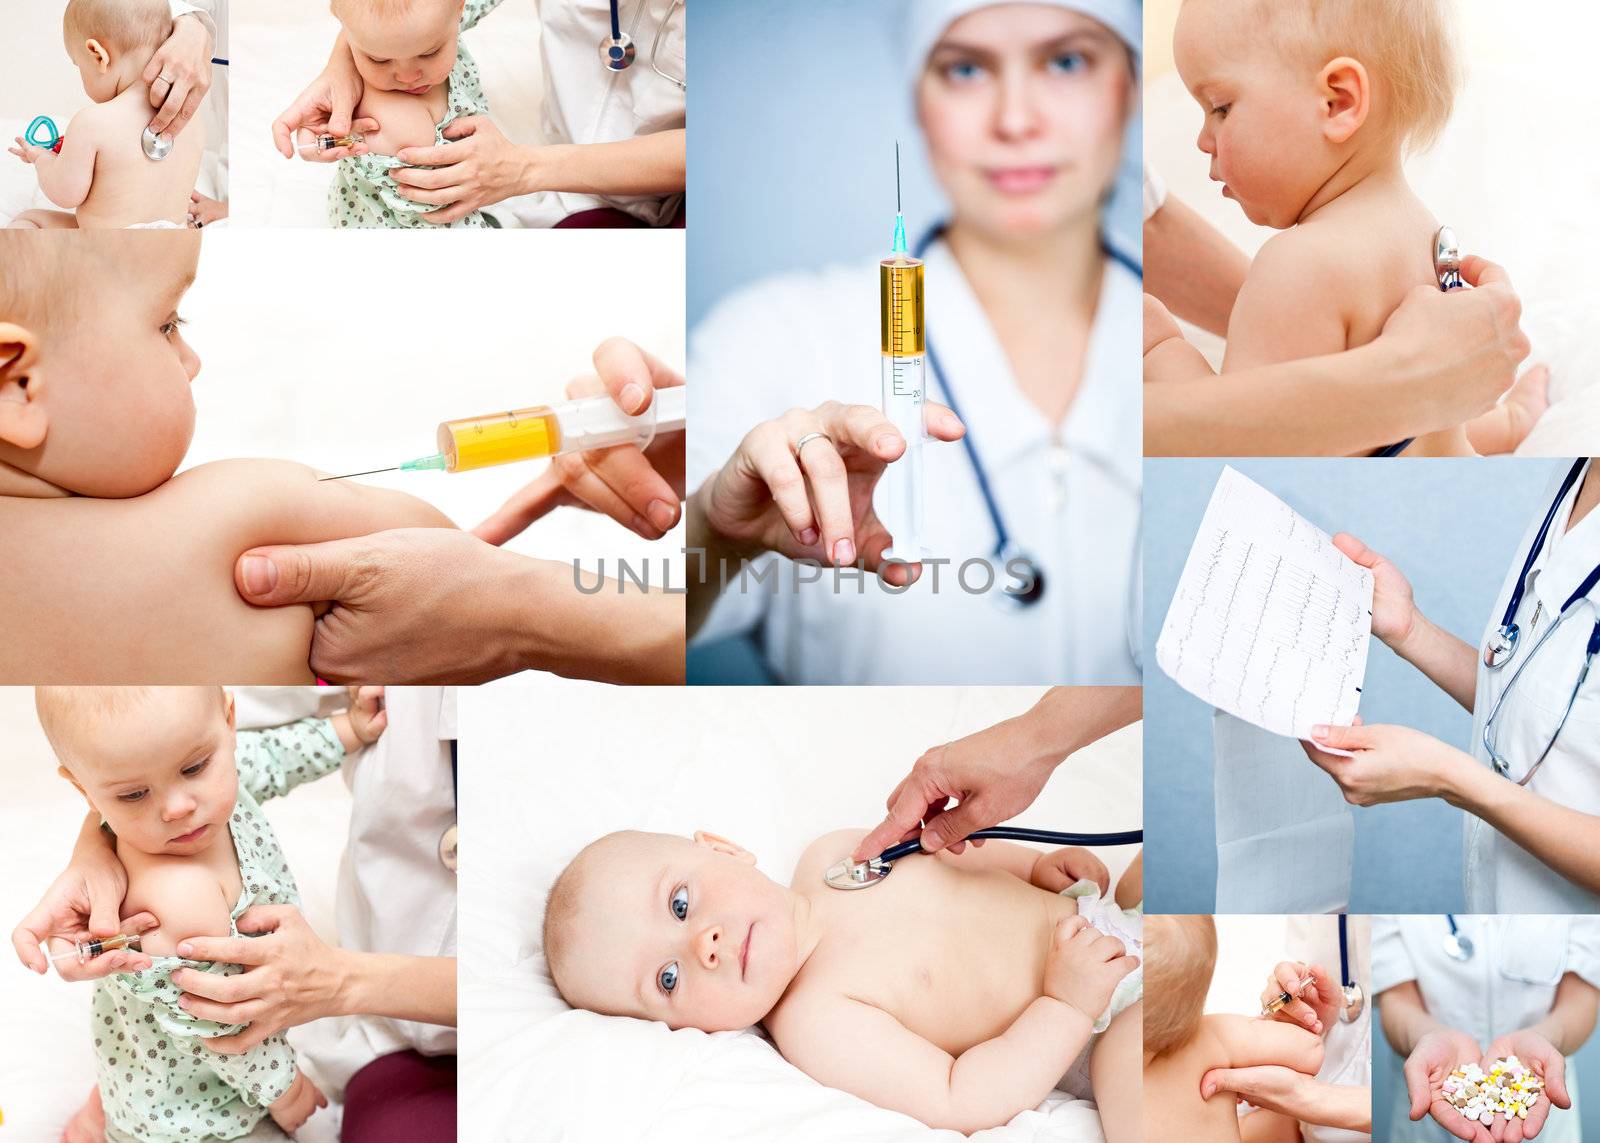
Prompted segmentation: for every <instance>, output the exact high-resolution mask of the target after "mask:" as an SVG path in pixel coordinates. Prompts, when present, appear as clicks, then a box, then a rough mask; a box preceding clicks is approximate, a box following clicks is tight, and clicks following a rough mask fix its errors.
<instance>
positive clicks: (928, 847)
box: [921, 799, 994, 853]
mask: <svg viewBox="0 0 1600 1143" xmlns="http://www.w3.org/2000/svg"><path fill="white" fill-rule="evenodd" d="M993 824H994V823H993V822H991V821H986V820H984V817H983V806H982V804H981V803H980V802H979V801H978V800H977V799H970V800H968V801H965V802H962V803H961V804H960V805H959V806H957V807H956V808H955V809H953V810H945V811H944V812H943V813H941V814H939V815H937V816H936V817H934V818H933V820H932V821H930V822H929V823H928V825H927V828H925V829H924V830H923V831H922V838H921V843H922V849H923V852H924V853H938V852H939V851H940V850H941V849H945V848H947V847H949V846H951V845H954V844H955V843H956V842H958V841H961V840H963V839H965V838H966V836H967V835H968V834H970V833H972V832H973V831H974V830H980V829H983V828H984V827H985V826H990V825H993Z"/></svg>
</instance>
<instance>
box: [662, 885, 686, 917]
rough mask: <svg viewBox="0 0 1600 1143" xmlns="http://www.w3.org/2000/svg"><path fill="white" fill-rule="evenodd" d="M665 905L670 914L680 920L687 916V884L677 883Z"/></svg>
mask: <svg viewBox="0 0 1600 1143" xmlns="http://www.w3.org/2000/svg"><path fill="white" fill-rule="evenodd" d="M667 907H668V908H670V909H671V910H672V915H673V916H674V917H676V918H678V920H680V921H681V920H683V919H685V918H686V917H688V915H689V887H688V886H687V885H679V886H678V887H677V888H676V889H674V890H673V891H672V898H671V900H669V901H668V903H667Z"/></svg>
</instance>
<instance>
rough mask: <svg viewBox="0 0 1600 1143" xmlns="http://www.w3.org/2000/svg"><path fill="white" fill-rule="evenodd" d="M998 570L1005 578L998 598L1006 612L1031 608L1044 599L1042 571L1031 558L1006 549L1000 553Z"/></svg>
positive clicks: (1022, 553)
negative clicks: (1003, 587) (1003, 586)
mask: <svg viewBox="0 0 1600 1143" xmlns="http://www.w3.org/2000/svg"><path fill="white" fill-rule="evenodd" d="M998 570H999V572H1000V574H1001V575H1002V576H1004V577H1005V581H1004V582H1005V584H1006V587H1005V590H1003V591H1002V592H1001V593H1000V596H999V598H1000V602H1001V603H1003V604H1004V605H1005V606H1006V608H1007V610H1012V611H1016V610H1021V609H1023V608H1027V607H1032V606H1033V605H1034V604H1036V603H1038V602H1039V600H1040V599H1042V598H1044V569H1043V568H1042V567H1040V566H1039V565H1038V564H1037V563H1036V562H1035V561H1034V559H1033V557H1032V556H1030V555H1027V554H1026V553H1024V552H1022V551H1019V550H1018V549H1017V548H1015V547H1008V548H1006V549H1005V550H1004V551H1002V552H1001V553H1000V567H999V569H998Z"/></svg>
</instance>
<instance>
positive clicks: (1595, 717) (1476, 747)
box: [1465, 463, 1600, 913]
mask: <svg viewBox="0 0 1600 1143" xmlns="http://www.w3.org/2000/svg"><path fill="white" fill-rule="evenodd" d="M1568 468H1569V465H1568V464H1565V463H1564V464H1562V465H1560V466H1559V467H1558V471H1557V472H1556V473H1555V474H1553V475H1552V477H1551V483H1550V485H1549V487H1548V488H1547V489H1546V490H1545V492H1544V495H1542V496H1541V497H1540V498H1539V503H1538V507H1537V510H1536V511H1535V512H1534V514H1533V520H1532V521H1531V522H1530V524H1529V526H1528V531H1527V533H1526V534H1525V535H1524V536H1523V538H1522V542H1521V543H1520V544H1518V545H1517V550H1516V555H1515V557H1514V558H1513V560H1512V561H1511V568H1510V571H1509V573H1508V575H1507V578H1506V582H1505V585H1504V586H1503V587H1502V588H1501V589H1500V595H1499V596H1498V597H1497V598H1496V600H1495V604H1494V609H1493V611H1492V612H1491V617H1490V621H1489V624H1488V626H1487V627H1486V628H1485V631H1484V639H1487V638H1488V636H1489V634H1490V633H1491V632H1492V631H1494V629H1495V628H1496V627H1498V626H1499V624H1500V619H1501V616H1503V615H1504V614H1505V609H1506V605H1507V604H1508V603H1509V602H1510V600H1511V593H1512V591H1513V590H1514V588H1515V587H1516V577H1517V575H1518V574H1519V573H1520V572H1521V571H1522V564H1523V561H1524V560H1526V559H1527V555H1528V549H1529V547H1531V546H1532V544H1533V538H1534V535H1535V533H1536V532H1537V531H1538V529H1539V525H1540V523H1541V522H1543V520H1544V514H1545V512H1546V511H1547V510H1548V509H1549V506H1550V501H1551V500H1552V499H1553V498H1554V497H1555V494H1556V492H1557V490H1558V489H1559V488H1560V486H1561V480H1562V478H1563V477H1565V476H1566V474H1567V470H1568ZM1583 480H1584V478H1583V477H1582V476H1580V477H1579V479H1578V481H1577V483H1575V484H1574V485H1573V487H1572V489H1571V490H1570V491H1569V492H1568V493H1567V495H1566V497H1565V498H1564V500H1563V502H1562V504H1561V507H1560V508H1559V509H1558V510H1557V512H1556V515H1555V519H1554V520H1553V521H1552V522H1551V525H1550V534H1549V536H1548V537H1547V538H1546V541H1545V545H1544V549H1543V550H1542V551H1541V552H1540V554H1539V558H1538V561H1537V562H1536V563H1535V564H1534V567H1533V571H1532V572H1531V573H1530V583H1529V587H1528V590H1527V591H1526V592H1525V593H1524V595H1523V598H1522V604H1521V606H1520V607H1519V609H1518V611H1517V615H1516V621H1517V623H1518V625H1519V626H1520V627H1521V630H1522V636H1521V639H1520V640H1519V643H1518V646H1517V655H1516V657H1515V658H1513V659H1512V660H1511V661H1510V662H1509V663H1507V664H1506V665H1505V666H1504V667H1503V668H1501V669H1500V670H1496V671H1491V670H1490V669H1489V668H1487V667H1485V666H1484V665H1483V663H1482V661H1481V660H1480V661H1479V663H1478V687H1477V693H1476V698H1475V700H1474V703H1473V719H1472V742H1471V749H1472V754H1473V756H1474V757H1475V758H1477V759H1478V760H1479V761H1480V762H1482V763H1483V764H1484V765H1485V766H1487V765H1489V764H1490V762H1489V752H1488V750H1487V749H1486V748H1485V747H1484V745H1483V728H1484V723H1485V722H1486V721H1487V720H1488V717H1489V712H1490V711H1491V710H1492V709H1493V708H1494V703H1495V700H1496V699H1497V698H1499V696H1500V692H1501V688H1503V687H1505V686H1506V685H1507V684H1508V683H1510V681H1511V676H1512V673H1513V672H1514V671H1515V670H1516V669H1517V667H1518V666H1519V665H1520V664H1521V662H1522V658H1523V656H1526V655H1528V654H1529V652H1531V651H1532V650H1533V646H1534V644H1535V643H1536V642H1537V641H1538V639H1539V637H1540V636H1541V635H1543V634H1544V633H1545V632H1546V631H1547V630H1548V629H1549V626H1550V620H1551V617H1552V616H1554V615H1556V614H1558V613H1559V612H1560V610H1561V605H1562V603H1564V602H1565V601H1566V598H1567V596H1569V595H1571V594H1572V592H1573V591H1574V590H1575V589H1576V588H1577V586H1578V585H1579V583H1581V582H1582V581H1583V579H1584V577H1585V576H1587V575H1588V574H1589V572H1591V571H1592V570H1593V569H1594V568H1595V566H1596V565H1597V564H1600V512H1594V513H1591V514H1590V515H1589V516H1587V517H1586V518H1585V519H1583V520H1582V521H1580V522H1579V523H1578V526H1577V527H1576V528H1574V529H1573V530H1572V531H1571V532H1570V533H1569V532H1568V531H1567V519H1568V517H1569V516H1570V515H1571V512H1572V505H1573V502H1574V501H1575V500H1576V499H1577V496H1578V491H1579V489H1581V488H1582V486H1583ZM1590 599H1591V603H1593V602H1600V590H1597V591H1596V592H1595V593H1593V594H1591V596H1590ZM1541 606H1542V617H1541V619H1540V620H1539V623H1538V626H1537V628H1535V626H1534V623H1533V613H1534V611H1535V609H1536V608H1541ZM1597 617H1600V616H1597V615H1596V613H1595V612H1594V611H1593V610H1592V607H1591V604H1585V603H1578V604H1576V605H1574V609H1573V613H1572V614H1570V615H1569V617H1568V619H1567V621H1566V622H1565V623H1563V624H1561V626H1560V627H1559V628H1558V629H1557V630H1556V631H1555V633H1554V634H1552V635H1551V636H1550V639H1549V642H1548V643H1547V644H1546V645H1545V646H1544V647H1543V648H1541V649H1540V651H1539V654H1538V656H1537V657H1536V658H1535V659H1532V660H1531V661H1530V666H1529V667H1528V669H1527V670H1525V671H1523V672H1522V675H1521V677H1520V678H1518V679H1517V684H1516V687H1515V689H1514V690H1513V691H1512V693H1511V695H1510V696H1509V697H1508V698H1507V700H1506V704H1505V706H1504V707H1503V708H1502V709H1501V711H1500V715H1499V717H1498V718H1497V719H1496V728H1497V731H1498V733H1497V743H1498V749H1499V751H1500V753H1501V755H1502V756H1504V757H1506V758H1507V759H1508V760H1510V761H1511V764H1512V776H1513V777H1518V778H1520V777H1521V776H1522V774H1523V773H1524V772H1526V766H1527V765H1529V764H1531V762H1532V761H1533V760H1534V759H1536V758H1537V757H1538V755H1539V752H1540V751H1541V750H1543V749H1544V744H1545V741H1546V739H1547V737H1548V734H1549V731H1550V730H1551V729H1554V727H1555V724H1556V722H1557V721H1559V719H1560V717H1561V710H1562V708H1563V707H1565V706H1566V702H1567V697H1568V696H1569V695H1570V694H1571V693H1572V685H1573V683H1574V682H1575V681H1576V680H1577V677H1578V671H1579V668H1580V666H1581V664H1582V662H1583V655H1584V647H1585V644H1586V643H1587V642H1588V639H1589V634H1590V632H1591V631H1592V630H1593V629H1594V621H1595V619H1596V618H1597ZM1482 645H1483V644H1482V641H1480V643H1479V646H1480V647H1481V646H1482ZM1528 788H1529V789H1530V790H1532V791H1533V792H1534V793H1536V794H1538V795H1540V796H1541V797H1544V798H1548V799H1550V800H1551V801H1552V802H1555V803H1557V804H1559V805H1563V806H1570V807H1571V808H1572V809H1575V810H1580V811H1582V812H1583V813H1588V814H1600V669H1595V670H1591V671H1590V673H1589V677H1588V679H1587V680H1586V681H1585V682H1584V685H1583V689H1582V690H1581V691H1580V692H1579V693H1578V697H1577V700H1576V701H1575V702H1574V703H1573V706H1572V713H1571V714H1570V715H1569V716H1568V718H1567V722H1566V726H1565V727H1563V728H1562V731H1561V734H1560V736H1559V737H1558V738H1557V739H1556V742H1555V746H1554V747H1553V748H1552V749H1551V751H1550V754H1549V756H1548V757H1547V758H1546V759H1545V761H1544V765H1543V766H1541V767H1539V770H1538V772H1537V773H1535V774H1534V776H1533V779H1532V781H1530V782H1529V783H1528ZM1465 845H1466V862H1465V869H1466V890H1467V907H1468V908H1469V909H1471V910H1472V911H1474V912H1480V913H1600V893H1595V892H1592V891H1590V890H1588V889H1584V888H1582V887H1581V886H1578V885H1575V884H1573V883H1572V882H1571V881H1568V880H1567V879H1566V878H1564V877H1562V876H1561V875H1560V874H1558V873H1556V872H1555V871H1554V870H1552V869H1551V868H1550V867H1549V866H1547V865H1545V864H1544V862H1542V861H1540V860H1539V859H1538V858H1537V857H1534V856H1533V855H1532V854H1531V853H1529V852H1528V851H1527V850H1525V849H1523V848H1522V847H1521V846H1519V845H1517V844H1516V843H1515V842H1513V841H1511V840H1510V839H1509V838H1507V837H1505V836H1503V835H1502V834H1500V833H1499V832H1498V831H1496V830H1495V829H1493V828H1492V827H1490V826H1489V825H1487V824H1485V823H1484V822H1483V821H1482V820H1481V819H1479V818H1476V817H1471V816H1469V817H1468V818H1467V819H1466V830H1465Z"/></svg>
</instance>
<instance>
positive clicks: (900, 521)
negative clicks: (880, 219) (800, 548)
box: [878, 143, 930, 563]
mask: <svg viewBox="0 0 1600 1143" xmlns="http://www.w3.org/2000/svg"><path fill="white" fill-rule="evenodd" d="M894 208H895V214H894V239H893V242H892V247H891V250H890V253H889V257H887V258H885V259H884V260H883V261H881V262H879V263H878V315H879V323H880V326H881V330H882V338H881V342H882V360H881V367H882V372H883V415H884V416H886V417H888V418H889V420H890V422H891V423H892V424H893V425H894V427H895V428H897V429H899V430H900V435H901V436H903V437H905V440H906V451H905V453H904V455H902V456H901V457H900V459H898V460H896V461H894V462H893V463H892V464H890V465H889V467H888V468H887V469H885V470H884V473H883V478H882V480H881V481H880V482H879V484H880V486H881V487H882V488H883V500H882V502H881V506H880V511H879V515H880V516H881V517H882V518H883V522H884V525H885V526H886V527H887V528H888V529H889V535H890V536H891V537H893V539H894V545H893V546H892V547H891V548H889V549H888V550H887V551H886V552H884V556H885V557H887V558H889V559H896V560H904V561H905V562H907V563H916V562H917V561H918V560H920V559H923V558H925V557H926V556H928V555H929V554H930V553H929V552H928V551H927V550H926V549H925V548H924V547H923V546H922V437H923V431H924V430H923V420H922V407H923V401H924V394H925V391H926V386H925V377H926V364H925V361H924V357H923V354H924V353H925V351H926V344H927V338H926V333H925V331H924V328H923V322H922V262H921V261H920V260H919V259H916V258H913V257H911V254H910V253H909V251H908V250H907V249H906V217H905V214H904V213H903V211H902V210H901V207H900V144H899V143H896V144H895V145H894Z"/></svg>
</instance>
